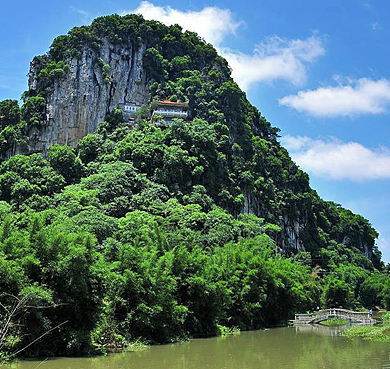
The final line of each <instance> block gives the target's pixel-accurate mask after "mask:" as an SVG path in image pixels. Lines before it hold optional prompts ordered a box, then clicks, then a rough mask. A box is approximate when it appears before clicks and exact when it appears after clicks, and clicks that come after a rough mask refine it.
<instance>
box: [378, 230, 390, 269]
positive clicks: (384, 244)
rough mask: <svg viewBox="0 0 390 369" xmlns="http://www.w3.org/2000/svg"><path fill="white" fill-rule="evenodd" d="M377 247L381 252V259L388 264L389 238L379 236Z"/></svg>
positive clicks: (389, 259)
mask: <svg viewBox="0 0 390 369" xmlns="http://www.w3.org/2000/svg"><path fill="white" fill-rule="evenodd" d="M377 246H378V248H379V250H380V251H381V252H382V259H383V261H384V262H385V263H390V238H384V237H382V236H381V235H379V238H378V241H377Z"/></svg>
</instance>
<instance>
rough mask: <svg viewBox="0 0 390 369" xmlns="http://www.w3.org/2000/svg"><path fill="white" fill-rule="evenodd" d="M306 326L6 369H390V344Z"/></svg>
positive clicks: (21, 364)
mask: <svg viewBox="0 0 390 369" xmlns="http://www.w3.org/2000/svg"><path fill="white" fill-rule="evenodd" d="M339 333H340V329H337V328H329V327H321V326H318V327H317V326H314V327H312V326H308V327H295V328H294V327H290V328H276V329H270V330H265V331H253V332H243V333H241V334H240V335H238V336H231V337H225V338H221V337H219V338H209V339H197V340H192V341H190V342H186V343H180V344H174V345H165V346H153V347H149V348H147V349H145V350H144V351H142V352H128V353H121V354H113V355H109V356H105V357H94V358H57V359H50V360H46V361H43V362H42V361H20V362H15V363H13V364H11V365H7V369H11V368H12V369H38V368H39V369H49V368H50V369H158V368H164V369H207V368H210V369H269V368H272V369H278V368H288V369H295V368H300V369H301V368H305V369H320V368H324V369H325V368H326V369H334V368H342V369H360V368H362V369H363V368H364V369H374V368H378V369H379V368H380V369H383V368H390V359H389V355H390V344H388V343H383V342H371V341H365V340H362V339H360V338H353V339H350V338H344V337H340V336H339Z"/></svg>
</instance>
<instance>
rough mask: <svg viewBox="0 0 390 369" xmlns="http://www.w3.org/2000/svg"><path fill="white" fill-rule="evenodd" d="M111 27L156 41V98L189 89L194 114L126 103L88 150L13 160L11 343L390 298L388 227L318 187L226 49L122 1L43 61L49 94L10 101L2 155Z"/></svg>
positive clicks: (2, 185) (140, 331)
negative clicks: (290, 227) (120, 11)
mask: <svg viewBox="0 0 390 369" xmlns="http://www.w3.org/2000/svg"><path fill="white" fill-rule="evenodd" d="M104 38H105V39H108V40H109V41H110V42H112V43H117V44H124V45H126V44H127V43H129V42H131V43H133V44H135V45H141V43H144V44H146V46H147V50H146V52H145V56H144V65H145V68H146V70H147V71H148V74H149V76H150V78H151V80H152V81H153V83H152V84H151V87H150V93H151V100H152V99H161V98H164V99H165V98H169V99H171V100H174V101H187V100H188V101H189V107H190V113H191V117H192V120H191V121H184V120H179V119H178V120H176V121H175V122H174V123H173V124H172V125H166V124H164V122H163V121H161V122H160V124H155V122H151V121H150V107H148V106H144V107H143V109H141V112H140V114H139V116H138V120H137V122H138V125H137V126H136V127H135V128H134V127H132V126H130V125H128V124H127V123H124V122H123V116H122V112H121V110H119V109H116V110H114V111H113V112H111V113H110V114H108V115H107V118H106V121H104V122H102V123H101V124H100V126H99V128H98V130H97V131H96V132H95V133H94V134H89V135H87V136H86V137H84V138H83V139H82V140H81V141H80V142H79V143H78V146H77V147H76V148H71V147H69V146H59V145H55V146H53V147H51V148H50V149H49V152H48V155H47V157H46V158H44V157H43V156H42V155H41V154H31V155H16V156H13V157H11V158H10V159H8V160H3V162H2V163H1V164H0V218H1V229H0V304H1V305H0V323H1V326H0V350H1V355H2V356H6V355H12V354H13V353H15V352H18V350H20V349H23V348H25V347H26V346H27V345H28V344H29V343H31V342H32V341H34V340H35V339H36V338H38V337H40V336H42V335H44V334H45V333H48V334H46V335H44V336H43V337H42V338H41V339H40V340H39V341H37V342H36V343H35V344H33V345H31V346H28V347H27V348H26V349H25V350H23V351H22V352H21V353H20V355H26V356H49V355H80V354H90V353H94V352H97V351H98V350H101V349H102V347H103V346H105V347H108V346H113V345H119V346H126V345H127V344H128V343H129V342H133V341H136V340H141V341H143V342H147V343H164V342H172V341H174V340H179V339H186V338H189V337H204V336H210V335H216V334H218V333H219V332H221V331H222V330H224V329H225V327H228V328H231V327H238V328H239V329H242V330H245V329H255V328H261V327H265V326H271V325H276V324H280V323H285V322H286V321H287V320H288V319H290V318H291V317H292V315H293V314H294V313H295V312H305V311H307V310H311V309H314V308H316V307H317V306H322V307H339V306H340V307H344V308H362V307H365V308H368V307H372V306H375V305H378V306H384V307H386V308H390V294H389V289H390V279H389V278H388V276H387V274H386V272H385V270H384V269H385V268H384V265H383V263H382V262H381V255H380V252H379V251H378V249H377V247H376V246H375V238H376V237H377V232H376V231H375V230H374V229H373V228H372V227H371V225H370V224H369V222H368V221H367V220H366V219H364V218H363V217H361V216H359V215H356V214H353V213H352V212H350V211H349V210H346V209H343V208H342V207H340V206H339V205H337V204H334V203H332V202H327V201H324V200H322V199H321V198H320V197H319V196H318V195H317V193H316V192H315V191H314V190H312V189H311V188H310V186H309V178H308V175H307V174H306V173H304V172H303V171H302V170H300V169H299V168H298V167H297V165H296V164H295V163H294V162H293V161H292V160H291V158H290V157H289V154H288V152H287V151H286V150H285V149H284V148H283V147H282V146H281V145H280V143H279V142H278V139H277V138H278V129H277V128H275V127H272V126H271V125H270V123H269V122H268V121H267V120H266V119H265V118H264V117H263V116H262V115H261V113H260V112H259V111H258V110H257V109H256V108H255V107H253V106H252V105H251V104H250V103H249V102H248V100H247V99H246V96H245V94H244V93H243V92H242V91H241V90H240V88H239V87H238V86H237V84H236V83H235V82H234V81H233V80H232V79H231V77H230V69H229V67H228V65H227V62H226V61H225V60H224V59H222V58H221V57H220V56H218V54H217V53H216V51H215V49H214V48H213V47H212V46H211V45H210V44H206V43H205V42H204V41H202V40H201V39H199V37H198V36H196V34H194V33H191V32H182V30H181V28H180V27H179V26H177V25H175V26H171V27H167V26H164V25H163V24H161V23H158V22H154V21H145V20H144V19H143V18H142V17H141V16H138V15H129V16H125V17H119V16H117V15H113V16H107V17H101V18H98V19H96V20H95V21H93V23H92V25H91V26H88V27H77V28H74V29H72V30H71V31H70V32H69V34H68V35H65V36H60V37H58V38H57V39H56V40H55V41H54V42H53V44H52V46H51V48H50V51H49V52H48V54H46V55H43V56H39V57H36V59H35V63H38V64H39V65H40V72H39V81H38V82H39V83H38V88H37V90H34V91H27V92H26V93H25V94H24V95H23V98H24V104H23V105H22V106H21V107H19V105H18V102H17V101H13V100H5V101H2V102H0V116H1V129H2V130H1V132H0V137H1V140H0V145H1V148H0V149H1V153H2V155H3V156H5V155H6V153H7V151H8V150H9V148H10V147H11V146H12V145H15V144H16V143H17V144H18V145H22V144H23V142H27V138H28V136H29V134H30V131H31V129H32V128H33V127H35V128H37V127H38V128H39V127H40V126H42V125H43V124H45V122H44V109H45V104H46V100H45V99H46V97H47V94H48V93H50V89H51V88H52V84H53V81H55V79H57V78H66V75H67V60H68V58H70V57H74V56H76V57H77V55H78V53H80V50H81V49H82V48H85V47H87V48H91V49H92V50H95V51H96V50H99V45H100V43H101V42H102V40H103V39H104ZM102 68H105V69H106V74H107V75H106V77H107V81H106V82H107V83H110V75H109V66H108V67H106V66H105V65H104V64H103V65H102ZM245 198H251V199H252V204H253V207H252V211H251V213H253V214H249V213H245V212H244V211H243V209H244V205H245ZM254 214H256V215H254ZM285 219H288V220H289V221H296V222H298V223H299V224H302V227H301V230H300V234H299V237H300V239H301V241H302V244H303V247H302V248H300V249H297V248H295V249H294V248H288V247H285V239H286V234H285V232H284V231H283V221H284V220H285ZM11 312H14V313H13V314H10V313H11ZM10 317H11V318H12V319H10V320H8V319H9V318H10ZM10 323H11V324H10ZM4 327H6V328H4Z"/></svg>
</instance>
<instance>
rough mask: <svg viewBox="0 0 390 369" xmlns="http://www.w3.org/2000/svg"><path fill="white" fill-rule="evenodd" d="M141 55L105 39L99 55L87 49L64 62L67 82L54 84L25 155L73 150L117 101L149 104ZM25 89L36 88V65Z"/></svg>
mask: <svg viewBox="0 0 390 369" xmlns="http://www.w3.org/2000/svg"><path fill="white" fill-rule="evenodd" d="M144 52H145V47H144V46H142V45H141V46H140V47H137V48H136V47H135V46H134V45H129V46H128V47H126V48H125V47H123V46H116V45H112V44H110V43H109V42H108V41H107V40H103V42H102V45H101V47H100V48H99V50H98V51H94V50H92V49H90V48H85V49H83V50H82V51H81V56H80V57H74V58H72V59H69V60H67V64H68V66H69V70H68V72H67V74H66V78H62V79H57V80H55V82H54V86H53V88H52V92H51V93H50V94H49V95H48V96H47V108H46V122H45V125H44V127H42V129H39V130H37V129H36V130H34V131H33V132H30V142H29V147H28V151H29V152H43V153H45V152H46V150H47V148H48V147H49V146H51V145H54V144H56V143H58V144H62V145H63V144H67V145H70V146H76V145H77V142H78V141H79V140H80V139H81V138H83V137H84V136H85V135H87V134H88V133H92V132H94V131H95V130H96V128H97V126H98V124H99V123H100V122H102V121H104V119H105V117H106V114H107V113H108V112H110V111H112V110H113V109H114V108H116V107H118V105H119V104H120V103H124V102H125V101H134V102H136V103H138V104H146V103H148V102H149V100H150V98H149V85H150V83H149V81H148V78H147V76H146V73H145V70H144V69H143V65H142V59H143V55H144ZM103 63H104V65H105V68H103V67H102V64H103ZM29 89H30V90H31V91H34V90H36V89H37V70H36V66H35V65H34V63H31V68H30V73H29Z"/></svg>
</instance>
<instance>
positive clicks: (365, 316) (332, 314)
mask: <svg viewBox="0 0 390 369" xmlns="http://www.w3.org/2000/svg"><path fill="white" fill-rule="evenodd" d="M328 319H343V320H349V321H350V322H351V323H363V324H373V323H375V322H376V321H375V319H373V318H372V317H370V314H369V312H361V311H352V310H347V309H338V308H331V309H324V310H318V311H315V312H313V313H310V314H295V320H293V321H292V323H293V324H314V323H319V322H322V321H324V320H328Z"/></svg>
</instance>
